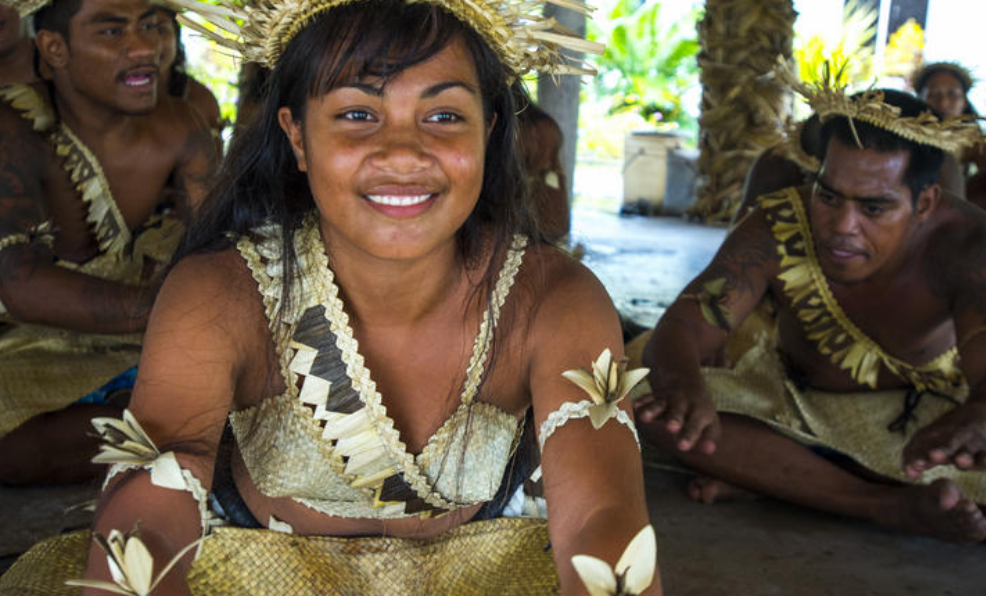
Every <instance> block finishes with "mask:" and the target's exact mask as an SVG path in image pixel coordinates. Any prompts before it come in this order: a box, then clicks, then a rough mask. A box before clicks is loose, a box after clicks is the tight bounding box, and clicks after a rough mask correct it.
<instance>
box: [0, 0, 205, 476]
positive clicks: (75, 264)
mask: <svg viewBox="0 0 986 596" xmlns="http://www.w3.org/2000/svg"><path fill="white" fill-rule="evenodd" d="M13 6H14V8H16V9H17V10H18V12H19V13H20V14H21V16H22V17H23V18H26V17H27V16H28V15H31V14H32V13H33V18H34V24H35V30H36V31H37V36H36V40H35V41H36V47H37V52H38V56H39V59H40V60H41V61H42V62H43V64H44V65H45V66H46V68H48V69H49V70H50V73H51V78H50V81H47V82H45V83H36V84H11V85H6V86H3V87H0V321H3V322H6V323H8V325H7V326H6V327H5V328H4V329H3V330H2V331H0V482H9V483H30V482H53V481H56V482H57V481H72V480H78V479H81V478H84V477H86V476H88V475H92V474H93V473H94V472H95V471H96V469H97V468H95V467H94V466H91V465H90V464H89V463H88V461H89V459H90V458H91V457H92V455H93V454H94V453H95V449H96V446H95V441H94V440H93V439H92V438H91V437H89V436H87V435H88V432H87V428H88V423H89V419H90V418H92V417H93V416H96V415H111V414H114V413H118V412H119V409H118V408H117V407H113V406H112V405H107V404H106V403H105V402H106V399H107V394H108V392H109V391H110V389H111V388H112V386H110V387H107V383H109V382H110V381H111V380H114V379H116V378H117V377H118V375H120V374H121V373H123V372H124V371H128V370H129V369H132V368H133V367H134V365H136V363H137V356H138V353H139V351H140V345H141V338H140V335H139V333H140V332H142V331H143V329H144V327H145V326H146V324H147V317H148V313H149V311H150V306H151V303H152V302H153V300H154V295H155V294H156V288H157V287H158V285H159V283H160V279H159V274H160V273H161V271H162V270H163V268H164V265H165V264H166V263H167V262H168V260H169V258H170V255H171V252H172V250H173V249H174V246H175V245H176V243H177V240H178V239H179V238H180V234H181V224H180V222H179V220H178V218H177V217H174V216H170V215H169V216H165V217H162V216H160V215H156V214H157V213H159V212H160V211H161V209H162V205H161V204H160V202H161V196H162V192H161V191H162V189H163V187H164V185H165V183H166V182H167V181H168V179H169V177H171V176H174V179H175V180H176V181H177V183H178V184H179V186H180V187H181V190H182V192H181V193H180V196H181V200H180V201H179V203H180V205H179V211H180V212H182V214H183V215H188V213H190V211H191V206H192V205H194V204H196V203H197V202H198V201H200V200H201V198H202V197H203V196H204V194H205V187H206V183H207V181H208V179H209V178H210V176H211V174H212V171H213V169H214V158H215V155H214V153H215V146H214V144H213V142H212V140H211V137H210V135H209V132H208V126H207V125H206V124H205V123H204V122H202V121H201V118H199V117H198V116H197V114H196V113H195V112H194V111H193V110H191V109H190V108H188V106H187V105H186V104H185V103H184V102H181V101H179V100H170V99H167V98H161V99H160V100H159V98H158V96H157V77H158V74H159V73H158V66H159V65H158V63H159V60H160V54H161V36H160V33H159V31H158V23H157V19H158V11H157V8H156V7H154V6H152V5H151V4H150V3H149V2H148V1H147V0H54V1H53V2H48V1H46V0H42V1H40V2H39V1H37V0H17V1H15V2H13ZM132 374H133V373H132V370H131V371H130V372H128V373H125V374H124V375H122V377H120V378H119V379H116V385H122V386H127V385H128V384H129V385H132ZM101 388H102V389H101ZM84 396H85V397H84ZM80 398H83V399H82V403H74V402H77V400H80Z"/></svg>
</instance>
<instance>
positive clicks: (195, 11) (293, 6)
mask: <svg viewBox="0 0 986 596" xmlns="http://www.w3.org/2000/svg"><path fill="white" fill-rule="evenodd" d="M354 1H355V0H256V1H253V2H249V3H247V4H244V5H240V4H234V3H232V2H230V1H228V0H223V1H222V3H221V4H220V5H213V4H209V3H207V2H205V1H204V0H167V2H168V4H169V5H171V6H173V7H174V8H175V9H176V10H181V11H183V13H182V14H181V16H180V17H179V19H180V20H181V22H182V24H184V25H187V26H189V27H191V28H193V29H195V30H197V31H198V32H199V33H201V34H202V35H204V36H206V37H207V38H209V39H211V40H213V41H214V42H216V43H218V44H220V45H222V46H224V47H226V48H229V49H231V50H233V51H234V52H236V53H237V54H238V55H239V56H241V57H242V58H243V59H244V60H246V61H248V62H258V63H260V64H263V65H265V66H273V65H274V64H275V63H276V62H277V59H278V57H279V56H280V55H281V52H283V51H284V48H285V47H287V45H288V43H289V42H290V41H291V39H293V38H294V36H295V35H297V34H298V32H299V31H301V30H302V29H303V28H304V27H305V26H306V25H308V24H309V23H310V22H311V21H312V20H313V19H314V18H315V17H317V16H318V15H320V14H321V13H323V12H325V11H327V10H330V9H332V8H334V7H337V6H341V5H344V4H348V3H351V2H354ZM407 1H408V2H409V3H411V2H423V3H424V2H426V3H429V4H434V5H436V6H440V7H442V8H444V9H446V10H448V11H449V12H450V13H452V14H453V15H455V16H456V17H457V18H458V19H459V20H461V21H462V22H464V23H466V24H467V25H469V26H470V27H472V28H473V29H474V30H475V31H476V32H477V33H479V35H480V36H481V37H482V38H483V39H484V40H485V41H486V42H487V43H488V44H489V46H490V47H491V48H492V49H493V51H494V52H496V54H497V55H498V56H499V58H500V60H502V61H503V63H504V64H505V65H506V66H507V67H508V68H510V69H511V71H512V72H513V73H514V74H517V75H520V74H523V73H525V72H528V71H531V70H538V71H541V72H546V73H551V74H595V70H594V69H593V68H591V67H590V66H589V65H587V64H586V63H585V62H583V61H582V60H581V59H579V58H572V57H570V55H568V56H566V55H565V54H563V53H562V51H563V50H565V49H568V50H572V51H574V52H581V53H586V54H601V53H602V52H603V50H604V49H605V46H604V45H603V44H599V43H594V42H590V41H587V40H585V39H583V38H582V37H580V36H578V35H576V34H575V33H573V32H572V31H570V30H568V29H566V28H565V27H562V26H561V25H559V24H558V22H557V21H555V19H553V18H546V17H544V16H543V15H542V14H541V13H542V10H543V8H544V6H545V3H546V2H550V3H551V4H554V5H556V6H561V7H564V8H567V9H570V10H573V11H576V12H578V13H580V14H584V15H587V16H588V15H589V14H590V13H591V11H592V8H591V7H589V6H587V5H586V4H584V3H583V2H581V0H407Z"/></svg>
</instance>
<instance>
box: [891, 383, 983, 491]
mask: <svg viewBox="0 0 986 596" xmlns="http://www.w3.org/2000/svg"><path fill="white" fill-rule="evenodd" d="M944 465H953V466H955V467H956V468H958V469H960V470H975V471H984V470H986V402H984V401H982V400H977V401H973V402H969V403H965V404H963V405H961V406H959V407H957V408H955V409H954V410H951V411H950V412H948V413H946V414H945V415H943V416H941V417H940V418H938V419H937V420H935V421H934V422H932V423H931V424H929V425H928V426H926V427H924V428H922V429H920V430H918V431H917V432H916V433H914V436H913V437H911V440H910V441H909V442H908V443H907V445H906V446H905V447H904V472H905V473H906V474H907V475H908V476H909V477H911V478H920V477H921V475H922V474H923V473H924V472H926V471H928V470H930V469H931V468H934V467H936V466H944Z"/></svg>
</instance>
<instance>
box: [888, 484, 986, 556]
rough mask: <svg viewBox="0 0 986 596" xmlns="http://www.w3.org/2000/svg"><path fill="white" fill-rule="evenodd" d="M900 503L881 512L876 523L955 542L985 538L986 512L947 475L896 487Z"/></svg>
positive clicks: (893, 528) (975, 540) (969, 541)
mask: <svg viewBox="0 0 986 596" xmlns="http://www.w3.org/2000/svg"><path fill="white" fill-rule="evenodd" d="M896 490H897V491H898V495H899V497H898V498H899V502H898V504H897V506H896V507H888V508H886V509H884V511H883V512H881V513H880V514H879V515H880V518H878V519H877V523H879V524H880V525H882V526H884V527H886V528H889V529H891V530H897V531H900V532H906V533H909V534H923V535H925V536H931V537H933V538H938V539H940V540H946V541H948V542H958V543H973V542H983V541H984V540H986V515H984V514H983V512H982V511H981V510H980V508H979V506H978V505H976V504H975V503H973V502H972V501H970V500H968V499H966V498H965V497H964V496H962V491H961V490H960V489H959V486H958V485H957V484H955V483H954V482H952V481H951V480H948V479H946V478H939V479H938V480H935V481H934V482H932V483H931V484H929V485H918V486H908V487H904V488H899V489H896Z"/></svg>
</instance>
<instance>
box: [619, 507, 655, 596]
mask: <svg viewBox="0 0 986 596" xmlns="http://www.w3.org/2000/svg"><path fill="white" fill-rule="evenodd" d="M656 565H657V537H656V536H655V535H654V526H652V525H650V524H647V525H646V526H644V527H643V529H641V530H640V531H639V532H637V535H636V536H634V537H633V540H631V541H630V544H628V545H627V548H626V550H625V551H623V555H622V556H621V557H620V560H619V561H617V562H616V574H617V575H620V576H623V586H624V591H625V592H626V593H627V594H640V593H641V592H643V591H644V590H646V589H647V588H648V587H649V586H650V585H651V582H653V581H654V569H655V566H656Z"/></svg>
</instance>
